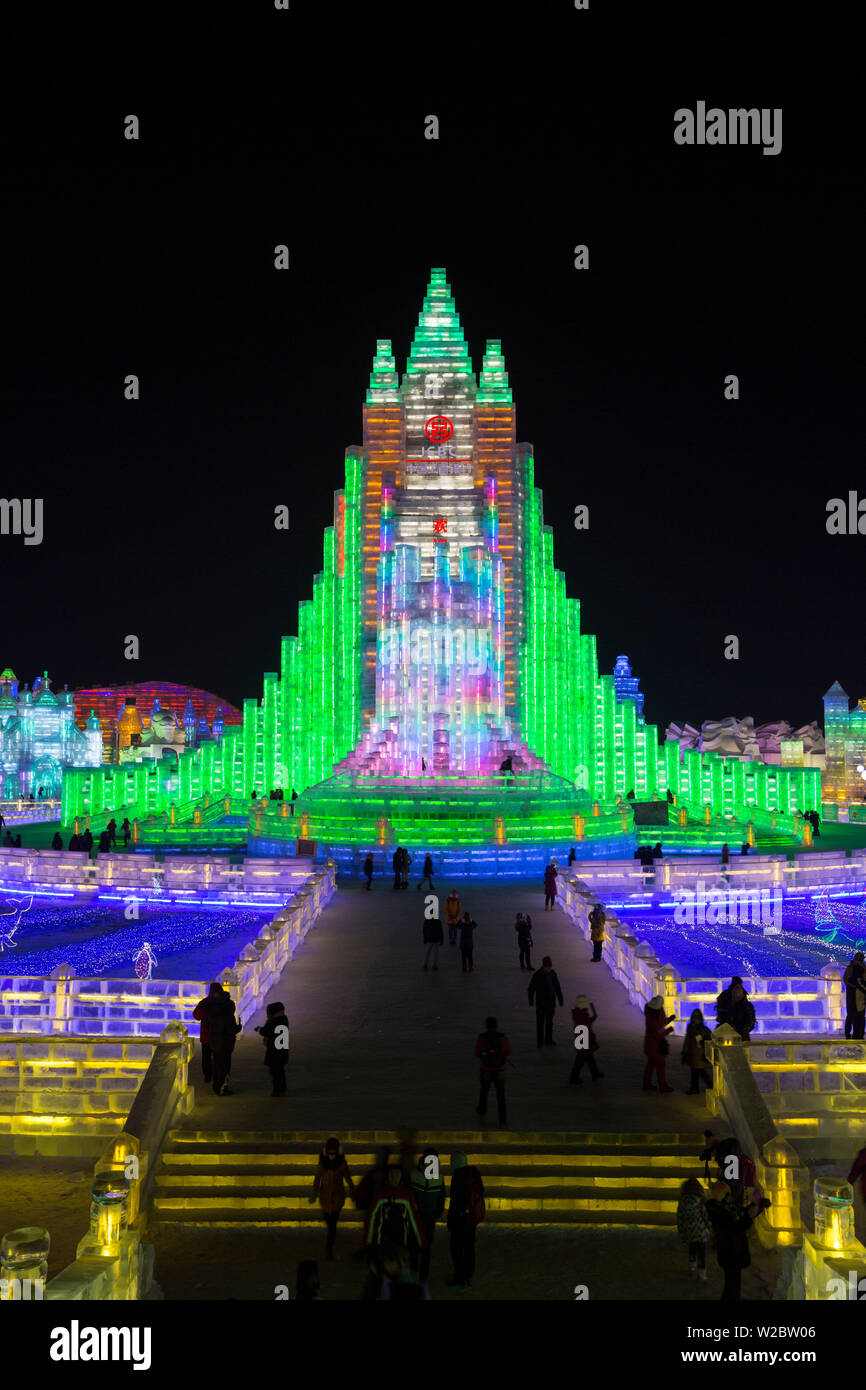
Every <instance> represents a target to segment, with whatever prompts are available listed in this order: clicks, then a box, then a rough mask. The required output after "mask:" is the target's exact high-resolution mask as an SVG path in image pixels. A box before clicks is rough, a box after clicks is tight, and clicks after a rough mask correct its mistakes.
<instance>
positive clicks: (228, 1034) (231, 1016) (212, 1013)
mask: <svg viewBox="0 0 866 1390" xmlns="http://www.w3.org/2000/svg"><path fill="white" fill-rule="evenodd" d="M207 1030H208V1035H209V1037H210V1049H211V1059H212V1062H213V1088H214V1091H215V1093H216V1095H218V1096H231V1095H233V1094H234V1092H233V1091H231V1090H230V1089H229V1080H230V1079H231V1069H232V1053H233V1052H234V1048H235V1042H236V1040H237V1035H238V1033H239V1032H240V1031H241V1025H240V1023H239V1022H238V1020H237V1018H236V1016H235V1001H234V1000H233V999H232V997H231V995H230V994H227V993H226V991H225V990H223V991H222V994H221V995H215V996H214V998H213V1000H212V1001H211V1005H210V1008H209V1009H208V1012H207Z"/></svg>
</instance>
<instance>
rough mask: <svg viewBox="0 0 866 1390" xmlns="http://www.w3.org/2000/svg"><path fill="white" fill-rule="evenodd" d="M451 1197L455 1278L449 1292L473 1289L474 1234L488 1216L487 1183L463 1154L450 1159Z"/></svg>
mask: <svg viewBox="0 0 866 1390" xmlns="http://www.w3.org/2000/svg"><path fill="white" fill-rule="evenodd" d="M451 1172H452V1177H451V1194H450V1200H449V1202H448V1221H447V1225H448V1234H449V1236H450V1238H451V1239H450V1244H451V1259H452V1261H453V1262H454V1277H453V1279H449V1280H448V1281H447V1284H448V1288H449V1289H470V1288H471V1287H472V1277H473V1275H474V1274H475V1232H476V1231H477V1230H478V1227H479V1226H480V1225H481V1222H482V1221H483V1220H484V1217H485V1215H486V1211H485V1206H484V1183H483V1182H482V1179H481V1174H480V1173H479V1171H478V1169H477V1168H476V1167H475V1166H474V1164H469V1163H468V1162H467V1160H466V1155H465V1154H464V1153H453V1154H452V1155H451Z"/></svg>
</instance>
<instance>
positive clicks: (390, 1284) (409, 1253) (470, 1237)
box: [296, 1135, 486, 1301]
mask: <svg viewBox="0 0 866 1390" xmlns="http://www.w3.org/2000/svg"><path fill="white" fill-rule="evenodd" d="M450 1169H451V1180H450V1183H448V1184H446V1179H445V1176H444V1173H443V1163H442V1161H440V1157H439V1152H438V1150H437V1149H434V1148H425V1149H423V1150H422V1151H421V1152H420V1153H419V1152H418V1147H417V1145H416V1144H415V1143H414V1141H413V1137H412V1136H411V1135H408V1136H404V1137H403V1139H402V1142H401V1143H400V1145H399V1149H398V1150H397V1151H394V1150H392V1149H391V1147H385V1148H382V1149H381V1150H380V1151H379V1153H378V1155H377V1157H376V1162H375V1164H374V1166H373V1167H372V1168H371V1169H370V1170H369V1171H368V1172H367V1173H365V1174H364V1175H363V1177H361V1178H360V1179H359V1180H358V1181H357V1182H356V1181H355V1179H354V1177H353V1176H352V1173H351V1172H350V1170H349V1165H348V1162H347V1161H346V1157H345V1155H344V1153H343V1146H342V1144H341V1143H340V1140H339V1139H338V1138H337V1137H336V1136H334V1135H332V1136H331V1138H329V1139H327V1140H326V1141H325V1143H324V1144H323V1145H322V1150H321V1152H320V1154H319V1157H318V1161H317V1164H316V1173H315V1177H314V1178H313V1189H312V1192H311V1193H310V1197H309V1200H310V1202H311V1203H318V1205H319V1209H320V1211H321V1215H322V1220H323V1221H324V1223H325V1259H326V1260H328V1261H331V1260H334V1259H336V1258H337V1256H336V1253H335V1246H336V1242H337V1229H338V1225H339V1221H340V1215H341V1213H342V1211H343V1208H344V1206H345V1205H346V1202H347V1200H348V1201H351V1202H352V1203H353V1205H354V1206H355V1208H356V1209H357V1210H359V1211H361V1212H362V1213H363V1234H362V1237H361V1244H360V1247H359V1248H356V1249H355V1250H354V1251H353V1253H352V1259H353V1260H354V1261H355V1262H356V1263H357V1264H358V1265H359V1267H360V1269H361V1271H362V1276H363V1277H362V1279H361V1283H360V1297H361V1298H362V1299H364V1300H367V1301H373V1300H382V1301H391V1300H394V1299H398V1300H399V1299H414V1300H419V1301H423V1300H429V1298H430V1261H431V1255H432V1251H433V1242H434V1238H435V1235H436V1229H437V1226H438V1225H439V1222H440V1221H441V1219H442V1217H443V1215H445V1227H446V1230H447V1232H448V1242H449V1254H450V1256H451V1266H452V1269H451V1277H450V1278H449V1279H447V1280H446V1281H445V1282H446V1286H447V1287H448V1288H451V1289H455V1290H465V1289H469V1288H471V1287H472V1279H473V1276H474V1274H475V1238H476V1232H477V1230H478V1227H479V1226H480V1225H481V1223H482V1222H483V1220H484V1218H485V1215H486V1210H485V1204H484V1181H483V1179H482V1177H481V1173H480V1172H479V1170H478V1168H477V1167H476V1166H475V1165H474V1164H470V1163H469V1162H468V1160H467V1157H466V1155H465V1153H462V1152H459V1151H457V1152H454V1153H452V1154H451V1158H450ZM446 1202H447V1215H446V1214H445V1212H446ZM320 1287H321V1285H320V1279H319V1271H318V1263H317V1261H315V1260H302V1261H301V1262H300V1263H299V1265H298V1272H297V1285H296V1296H297V1297H298V1298H300V1299H310V1298H320V1297H321V1293H320Z"/></svg>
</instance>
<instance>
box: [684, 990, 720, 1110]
mask: <svg viewBox="0 0 866 1390" xmlns="http://www.w3.org/2000/svg"><path fill="white" fill-rule="evenodd" d="M712 1036H713V1035H712V1033H711V1032H710V1030H709V1028H708V1027H707V1025H706V1024H705V1023H704V1016H703V1014H702V1013H701V1011H700V1009H692V1014H691V1018H690V1019H689V1026H688V1028H687V1029H686V1035H685V1037H684V1038H683V1066H686V1067H688V1068H689V1069H690V1071H691V1084H690V1086H689V1095H690V1096H697V1095H699V1094H700V1090H701V1077H703V1080H704V1085H705V1086H706V1088H707V1090H708V1091H711V1090H712V1089H713V1072H712V1068H711V1067H710V1062H709V1057H708V1056H707V1053H706V1050H705V1049H706V1045H707V1043H708V1042H709V1041H710V1038H711V1037H712Z"/></svg>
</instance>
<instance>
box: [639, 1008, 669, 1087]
mask: <svg viewBox="0 0 866 1390" xmlns="http://www.w3.org/2000/svg"><path fill="white" fill-rule="evenodd" d="M664 1004H665V1001H664V999H663V998H662V996H661V995H660V994H656V995H653V997H652V999H651V1000H650V1001H649V1003H648V1004H645V1005H644V1011H643V1016H644V1025H645V1032H644V1040H643V1050H644V1055H645V1056H646V1066H645V1067H644V1069H643V1088H644V1090H645V1091H655V1090H656V1089H658V1090H659V1091H662V1092H665V1093H666V1094H668V1095H669V1094H670V1093H671V1092H672V1091H673V1089H674V1088H673V1086H669V1085H668V1083H667V1080H666V1078H665V1058H666V1057H667V1055H668V1052H669V1051H670V1044H669V1043H668V1039H667V1035H668V1033H672V1032H673V1031H674V1030H673V1027H672V1026H671V1025H672V1024H673V1021H674V1015H673V1014H671V1015H670V1017H668V1016H667V1015H666V1014H665V1009H664ZM653 1073H655V1075H656V1077H657V1079H658V1088H656V1086H655V1085H654V1084H653V1080H652V1077H653Z"/></svg>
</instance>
